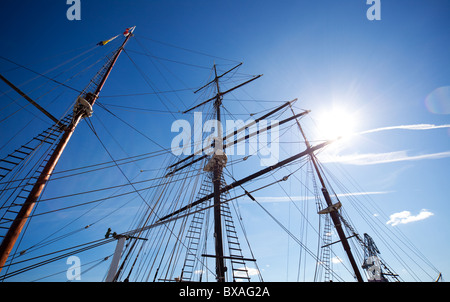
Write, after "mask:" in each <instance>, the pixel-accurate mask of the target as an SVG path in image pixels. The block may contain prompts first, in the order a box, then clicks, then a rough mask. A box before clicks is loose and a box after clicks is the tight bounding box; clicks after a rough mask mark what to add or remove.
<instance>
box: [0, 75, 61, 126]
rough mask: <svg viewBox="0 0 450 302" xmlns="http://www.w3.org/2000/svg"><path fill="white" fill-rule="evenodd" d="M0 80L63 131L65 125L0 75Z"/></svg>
mask: <svg viewBox="0 0 450 302" xmlns="http://www.w3.org/2000/svg"><path fill="white" fill-rule="evenodd" d="M0 79H1V80H3V82H5V83H6V84H8V86H9V87H11V88H12V89H14V90H15V91H16V92H17V93H18V94H20V95H21V96H22V97H23V98H24V99H25V100H27V101H28V102H30V103H31V104H32V105H33V106H34V107H36V108H37V109H39V110H40V111H41V112H42V113H44V114H45V115H46V116H47V117H48V118H50V119H51V120H52V121H53V122H54V123H56V124H57V125H58V126H59V127H61V128H62V129H64V127H65V125H64V124H62V123H61V122H60V121H59V120H58V119H57V118H56V117H54V116H53V115H51V114H50V113H49V112H48V111H47V110H45V109H44V108H43V107H42V106H41V105H39V104H38V103H36V102H35V101H34V100H33V99H32V98H30V97H29V96H28V95H26V94H25V93H24V92H23V91H22V90H20V89H19V88H18V87H16V86H15V85H14V84H13V83H11V82H10V81H8V79H6V78H5V77H4V76H2V75H1V74H0Z"/></svg>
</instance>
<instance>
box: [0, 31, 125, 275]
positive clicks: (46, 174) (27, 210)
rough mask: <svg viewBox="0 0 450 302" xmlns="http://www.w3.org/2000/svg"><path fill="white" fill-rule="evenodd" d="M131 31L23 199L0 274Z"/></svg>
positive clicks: (0, 249) (1, 255) (0, 254)
mask: <svg viewBox="0 0 450 302" xmlns="http://www.w3.org/2000/svg"><path fill="white" fill-rule="evenodd" d="M133 30H134V27H132V28H129V29H127V30H126V31H125V33H124V35H126V38H125V40H124V42H123V43H122V45H121V46H120V47H119V49H117V50H116V52H115V54H114V56H113V57H112V58H111V59H110V61H109V62H108V64H106V65H105V66H103V67H102V70H101V71H100V73H99V74H103V76H102V78H101V80H100V82H99V83H98V84H97V86H96V88H95V90H94V92H88V93H86V95H84V96H83V97H81V96H80V97H79V98H78V101H77V104H76V105H75V107H74V115H73V118H72V121H71V123H70V124H69V125H68V126H66V127H65V129H64V133H63V135H62V137H61V140H60V141H59V143H58V145H57V146H56V148H55V150H54V151H53V153H52V155H51V156H50V159H49V160H48V162H47V164H46V165H45V167H44V169H43V170H42V173H41V174H40V176H39V177H38V180H37V181H36V183H35V184H34V186H33V188H32V190H31V192H30V193H29V195H28V197H27V199H26V200H25V202H24V204H23V205H22V207H21V209H20V211H19V213H18V214H17V216H16V218H15V219H14V221H13V222H12V224H11V226H10V228H9V230H8V232H7V234H6V236H5V238H4V239H3V241H2V243H1V246H0V271H1V269H2V268H3V267H4V265H5V263H6V260H7V259H8V256H9V254H10V253H11V251H12V249H13V247H14V244H15V243H16V241H17V239H18V238H19V235H20V233H21V231H22V229H23V227H24V225H25V223H26V222H27V220H28V217H29V216H30V214H31V212H32V210H33V208H34V205H35V204H36V201H37V200H38V199H39V196H40V195H41V193H42V191H43V190H44V188H45V185H46V184H47V181H48V180H49V178H50V176H51V175H52V173H53V170H54V169H55V167H56V164H57V163H58V161H59V158H60V157H61V155H62V153H63V151H64V149H65V148H66V146H67V144H68V142H69V140H70V138H71V136H72V134H73V132H74V131H75V128H76V127H77V125H78V123H79V122H80V121H81V119H83V118H84V117H86V116H90V115H91V114H92V106H93V105H94V103H95V101H96V100H97V99H98V97H99V94H100V91H101V90H102V88H103V86H104V84H105V82H106V80H107V79H108V76H109V74H110V73H111V70H112V68H113V67H114V64H115V63H116V61H117V59H118V58H119V55H120V54H121V53H122V51H123V48H124V47H125V44H126V43H127V42H128V40H129V39H130V37H131V36H132V31H133Z"/></svg>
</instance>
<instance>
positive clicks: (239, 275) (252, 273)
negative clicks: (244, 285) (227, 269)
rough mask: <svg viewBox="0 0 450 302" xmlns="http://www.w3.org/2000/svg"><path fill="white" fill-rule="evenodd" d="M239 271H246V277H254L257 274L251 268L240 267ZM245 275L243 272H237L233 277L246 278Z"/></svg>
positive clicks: (255, 270) (256, 270)
mask: <svg viewBox="0 0 450 302" xmlns="http://www.w3.org/2000/svg"><path fill="white" fill-rule="evenodd" d="M240 269H247V274H248V276H249V277H250V276H256V275H258V274H259V271H258V269H256V268H252V267H246V266H245V267H241V268H240ZM247 274H246V273H245V272H244V271H237V272H236V274H235V276H236V277H247Z"/></svg>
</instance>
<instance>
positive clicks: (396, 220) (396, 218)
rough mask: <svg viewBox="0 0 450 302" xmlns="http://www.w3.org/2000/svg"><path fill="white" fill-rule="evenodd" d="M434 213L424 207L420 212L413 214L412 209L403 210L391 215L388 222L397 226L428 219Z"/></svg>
mask: <svg viewBox="0 0 450 302" xmlns="http://www.w3.org/2000/svg"><path fill="white" fill-rule="evenodd" d="M433 215H434V214H433V213H432V212H430V211H428V210H425V209H422V210H421V211H420V213H419V214H417V215H412V214H411V212H410V211H402V212H398V213H394V214H392V215H390V216H389V221H388V222H386V224H390V225H392V226H396V225H398V224H406V223H410V222H414V221H419V220H424V219H427V218H429V217H431V216H433Z"/></svg>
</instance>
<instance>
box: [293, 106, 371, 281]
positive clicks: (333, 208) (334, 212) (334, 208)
mask: <svg viewBox="0 0 450 302" xmlns="http://www.w3.org/2000/svg"><path fill="white" fill-rule="evenodd" d="M291 111H292V113H293V114H294V115H295V113H294V110H293V109H292V107H291ZM297 126H298V128H299V130H300V132H301V134H302V136H303V138H304V140H305V144H306V147H307V149H310V148H311V145H310V143H309V141H308V139H307V138H306V135H305V133H304V132H303V129H302V127H301V126H300V123H299V122H298V121H297ZM309 156H310V158H311V162H312V164H313V166H314V169H315V171H316V173H317V177H318V178H319V181H320V184H321V185H322V195H323V197H324V198H325V202H326V203H327V208H326V209H323V210H322V211H320V212H319V214H330V217H331V220H332V221H333V224H334V227H335V229H336V232H337V233H338V236H339V239H340V242H341V244H342V246H343V248H344V250H345V252H346V254H347V257H348V259H349V261H350V264H351V266H352V269H353V271H354V273H355V278H356V280H358V282H363V278H362V275H361V272H360V271H359V269H358V265H357V264H356V261H355V258H354V257H353V254H352V251H351V249H350V245H349V243H348V240H347V237H346V236H345V233H344V230H343V229H342V223H341V220H340V218H339V213H338V210H339V208H340V206H341V204H340V202H338V203H337V204H333V202H332V200H331V197H330V193H329V192H328V189H327V187H326V185H325V181H324V180H323V177H322V174H321V173H320V169H319V167H318V165H317V159H316V156H315V155H314V153H313V152H311V153H309Z"/></svg>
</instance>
